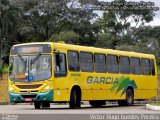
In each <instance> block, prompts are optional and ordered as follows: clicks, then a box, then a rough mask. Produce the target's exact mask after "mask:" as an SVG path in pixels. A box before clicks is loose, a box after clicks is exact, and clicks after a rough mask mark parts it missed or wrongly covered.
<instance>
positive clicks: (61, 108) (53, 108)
mask: <svg viewBox="0 0 160 120" xmlns="http://www.w3.org/2000/svg"><path fill="white" fill-rule="evenodd" d="M53 106H54V105H52V106H51V107H50V108H41V109H38V110H74V111H77V110H83V109H103V108H108V109H110V108H126V107H127V108H131V107H135V106H144V105H142V104H140V105H132V106H119V105H105V106H102V107H92V106H89V105H88V106H83V105H82V107H81V108H76V109H70V108H69V106H68V105H66V106H67V107H56V106H57V105H55V106H54V107H53ZM26 109H28V110H35V109H34V108H26Z"/></svg>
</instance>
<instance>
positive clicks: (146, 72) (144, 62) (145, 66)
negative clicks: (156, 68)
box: [141, 58, 151, 75]
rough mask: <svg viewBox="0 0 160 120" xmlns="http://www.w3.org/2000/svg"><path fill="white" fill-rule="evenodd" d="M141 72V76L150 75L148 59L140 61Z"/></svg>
mask: <svg viewBox="0 0 160 120" xmlns="http://www.w3.org/2000/svg"><path fill="white" fill-rule="evenodd" d="M141 70H142V74H143V75H151V69H150V60H149V59H143V58H142V59H141Z"/></svg>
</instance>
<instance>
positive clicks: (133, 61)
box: [130, 57, 141, 75]
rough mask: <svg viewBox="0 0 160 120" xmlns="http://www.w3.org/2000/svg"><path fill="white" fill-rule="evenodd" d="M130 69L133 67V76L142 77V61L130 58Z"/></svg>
mask: <svg viewBox="0 0 160 120" xmlns="http://www.w3.org/2000/svg"><path fill="white" fill-rule="evenodd" d="M130 67H131V73H132V74H133V75H140V74H141V67H140V59H139V58H135V57H131V58H130Z"/></svg>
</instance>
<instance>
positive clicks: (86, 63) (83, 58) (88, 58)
mask: <svg viewBox="0 0 160 120" xmlns="http://www.w3.org/2000/svg"><path fill="white" fill-rule="evenodd" d="M79 57H80V69H81V71H82V72H93V71H94V67H93V55H92V53H86V52H80V54H79Z"/></svg>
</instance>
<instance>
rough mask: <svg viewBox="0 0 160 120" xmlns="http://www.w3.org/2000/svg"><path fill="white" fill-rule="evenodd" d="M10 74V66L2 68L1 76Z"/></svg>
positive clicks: (0, 69) (0, 70) (0, 68)
mask: <svg viewBox="0 0 160 120" xmlns="http://www.w3.org/2000/svg"><path fill="white" fill-rule="evenodd" d="M8 72H9V67H8V66H4V67H0V75H2V74H3V73H8Z"/></svg>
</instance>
